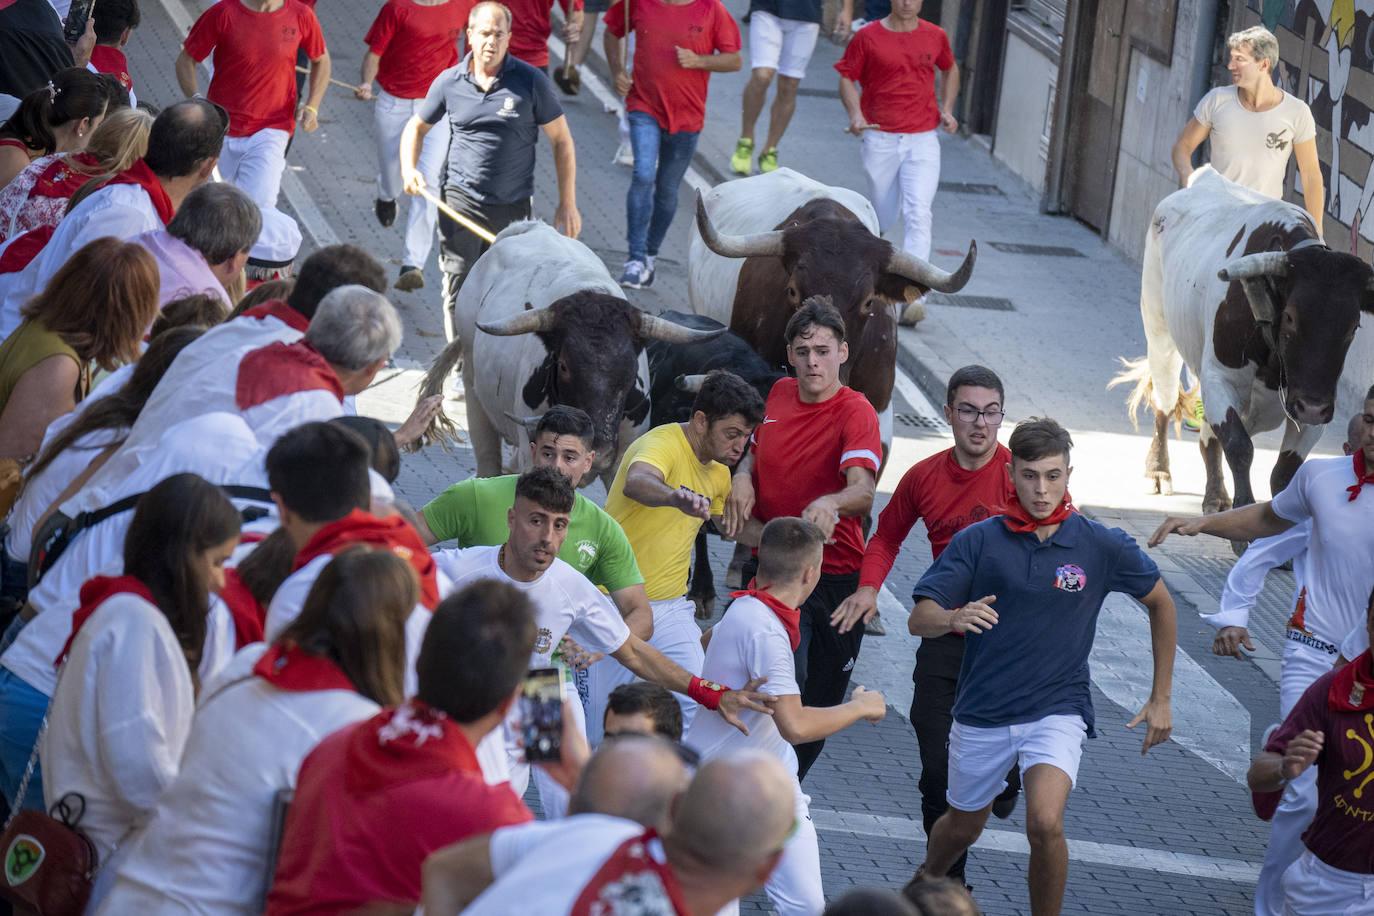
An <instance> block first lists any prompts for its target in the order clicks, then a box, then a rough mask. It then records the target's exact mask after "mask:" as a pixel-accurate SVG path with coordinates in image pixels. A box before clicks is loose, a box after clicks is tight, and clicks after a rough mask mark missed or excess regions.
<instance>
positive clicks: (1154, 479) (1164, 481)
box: [1145, 471, 1174, 496]
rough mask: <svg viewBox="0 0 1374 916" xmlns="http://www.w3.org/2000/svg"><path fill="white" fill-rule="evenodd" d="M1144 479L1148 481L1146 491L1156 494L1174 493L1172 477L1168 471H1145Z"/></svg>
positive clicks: (1169, 494) (1170, 494)
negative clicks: (1148, 487) (1148, 486)
mask: <svg viewBox="0 0 1374 916" xmlns="http://www.w3.org/2000/svg"><path fill="white" fill-rule="evenodd" d="M1145 479H1146V480H1148V481H1150V489H1149V490H1147V491H1146V492H1148V493H1150V494H1153V495H1156V496H1173V495H1174V478H1173V475H1172V474H1170V473H1169V472H1168V471H1146V472H1145Z"/></svg>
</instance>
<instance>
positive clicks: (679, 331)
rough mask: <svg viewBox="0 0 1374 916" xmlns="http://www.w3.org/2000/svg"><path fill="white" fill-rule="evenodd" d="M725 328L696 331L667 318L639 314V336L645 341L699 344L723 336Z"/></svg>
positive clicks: (644, 313) (643, 313)
mask: <svg viewBox="0 0 1374 916" xmlns="http://www.w3.org/2000/svg"><path fill="white" fill-rule="evenodd" d="M725 331H726V329H725V328H713V329H711V330H698V329H697V328H687V327H683V326H682V325H680V324H678V323H677V322H674V321H669V320H668V319H667V318H659V317H658V316H657V315H650V314H648V313H647V312H640V313H639V336H640V337H641V338H643V339H645V340H661V341H663V342H664V343H671V344H689V343H700V342H701V341H703V340H710V339H711V338H713V337H719V336H720V335H722V334H724V333H725Z"/></svg>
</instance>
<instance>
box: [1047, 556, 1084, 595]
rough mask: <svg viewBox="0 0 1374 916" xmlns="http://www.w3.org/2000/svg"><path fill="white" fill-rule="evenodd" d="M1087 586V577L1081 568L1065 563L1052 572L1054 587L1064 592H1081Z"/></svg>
mask: <svg viewBox="0 0 1374 916" xmlns="http://www.w3.org/2000/svg"><path fill="white" fill-rule="evenodd" d="M1087 584H1088V575H1087V573H1085V572H1083V567H1081V566H1074V565H1073V564H1072V563H1066V564H1064V565H1063V566H1061V567H1059V568H1058V569H1056V570H1055V571H1054V587H1055V588H1057V589H1061V590H1063V591H1066V592H1081V591H1083V587H1084V586H1085V585H1087Z"/></svg>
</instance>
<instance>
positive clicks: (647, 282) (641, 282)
mask: <svg viewBox="0 0 1374 916" xmlns="http://www.w3.org/2000/svg"><path fill="white" fill-rule="evenodd" d="M653 282H654V270H653V268H652V267H650V266H649V265H648V264H646V263H644V262H643V261H639V260H630V261H626V262H625V272H624V273H623V274H621V275H620V285H621V286H624V287H626V288H627V289H648V288H649V287H650V286H652V285H653Z"/></svg>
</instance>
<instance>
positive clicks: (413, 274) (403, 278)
mask: <svg viewBox="0 0 1374 916" xmlns="http://www.w3.org/2000/svg"><path fill="white" fill-rule="evenodd" d="M424 285H425V272H424V271H423V270H421V269H420V268H418V267H411V266H410V265H409V264H406V265H404V266H403V267H402V268H401V275H400V276H399V277H397V278H396V288H397V289H399V290H400V291H401V292H403V293H409V292H414V291H415V290H417V289H420V288H421V287H422V286H424Z"/></svg>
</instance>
